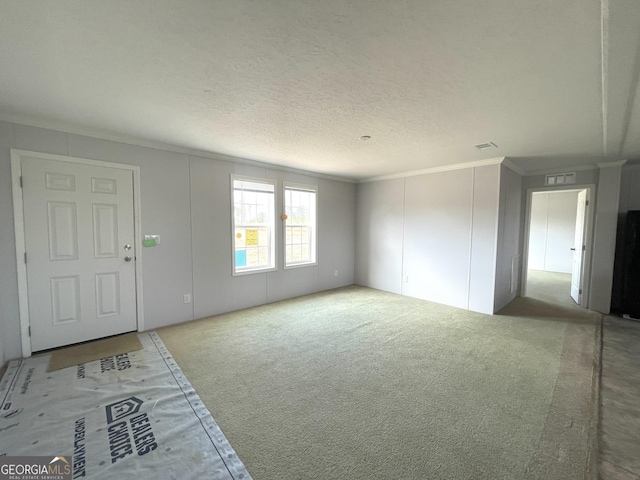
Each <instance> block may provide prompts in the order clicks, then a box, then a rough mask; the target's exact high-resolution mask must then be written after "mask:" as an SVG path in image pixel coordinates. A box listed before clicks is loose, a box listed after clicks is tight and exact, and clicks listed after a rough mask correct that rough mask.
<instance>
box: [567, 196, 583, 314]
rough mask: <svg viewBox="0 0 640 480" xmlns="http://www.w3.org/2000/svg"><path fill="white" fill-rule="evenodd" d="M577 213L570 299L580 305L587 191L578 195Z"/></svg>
mask: <svg viewBox="0 0 640 480" xmlns="http://www.w3.org/2000/svg"><path fill="white" fill-rule="evenodd" d="M577 208H578V211H577V215H576V231H575V238H574V242H573V265H572V269H571V298H573V300H574V301H575V302H576V303H577V304H578V305H580V304H581V303H582V264H583V260H584V253H585V248H584V236H585V226H586V209H587V190H582V191H581V192H580V193H578V206H577Z"/></svg>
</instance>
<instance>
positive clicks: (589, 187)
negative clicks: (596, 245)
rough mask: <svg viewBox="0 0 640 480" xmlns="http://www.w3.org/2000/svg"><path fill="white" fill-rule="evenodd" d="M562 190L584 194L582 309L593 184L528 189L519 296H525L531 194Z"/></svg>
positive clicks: (588, 266) (586, 284)
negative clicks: (585, 201)
mask: <svg viewBox="0 0 640 480" xmlns="http://www.w3.org/2000/svg"><path fill="white" fill-rule="evenodd" d="M564 190H580V191H584V192H586V193H585V195H586V200H587V204H586V209H585V212H584V216H583V221H582V225H583V228H584V229H583V239H582V244H583V245H584V253H583V254H582V257H581V258H582V264H581V273H580V279H581V280H580V281H581V288H582V295H581V296H580V297H579V298H580V302H579V305H580V306H581V307H583V308H587V306H588V303H589V293H590V292H589V288H590V285H589V279H590V278H591V249H592V243H593V240H592V239H593V224H594V215H595V208H593V207H591V204H592V202H593V201H594V198H595V191H596V186H595V185H593V184H585V185H575V186H573V187H572V188H570V187H569V188H568V187H567V186H562V187H557V186H556V187H535V188H529V189H528V190H527V202H526V210H525V224H524V227H525V231H524V245H523V253H524V255H523V256H522V271H521V272H520V276H521V278H520V285H521V292H520V296H522V297H526V296H527V272H528V268H529V265H528V263H529V262H528V260H529V235H530V233H531V210H532V209H531V206H532V204H533V194H534V193H536V192H552V191H564ZM572 283H573V282H572Z"/></svg>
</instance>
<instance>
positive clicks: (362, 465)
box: [158, 286, 599, 480]
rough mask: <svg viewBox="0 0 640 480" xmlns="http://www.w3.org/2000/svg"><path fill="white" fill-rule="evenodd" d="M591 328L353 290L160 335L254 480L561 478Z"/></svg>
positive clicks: (578, 319) (558, 311) (524, 313)
mask: <svg viewBox="0 0 640 480" xmlns="http://www.w3.org/2000/svg"><path fill="white" fill-rule="evenodd" d="M533 291H535V289H533ZM530 294H532V290H530ZM598 318H599V317H598V316H597V315H595V314H592V313H590V312H587V311H585V310H582V309H579V308H578V307H575V306H572V305H571V304H567V305H566V306H565V305H562V306H557V305H554V304H551V303H549V302H548V301H546V300H545V299H544V298H542V299H540V298H525V299H518V300H516V301H515V302H513V303H512V304H511V305H509V306H508V307H507V308H506V309H505V310H503V311H502V312H500V314H499V315H494V316H488V315H482V314H477V313H473V312H467V311H464V310H459V309H456V308H452V307H447V306H443V305H439V304H435V303H430V302H425V301H422V300H417V299H412V298H408V297H403V296H399V295H394V294H390V293H386V292H381V291H377V290H372V289H367V288H363V287H358V286H352V287H347V288H343V289H339V290H334V291H330V292H322V293H319V294H315V295H310V296H306V297H301V298H297V299H292V300H288V301H284V302H279V303H275V304H271V305H264V306H260V307H256V308H252V309H248V310H243V311H239V312H234V313H230V314H225V315H220V316H217V317H213V318H209V319H203V320H198V321H194V322H189V323H186V324H181V325H176V326H172V327H167V328H164V329H161V330H160V331H159V332H158V333H159V334H160V336H161V338H162V340H163V341H164V343H165V344H166V346H167V347H168V349H169V351H170V352H171V353H172V355H173V356H174V358H175V359H176V361H177V362H178V364H179V365H180V367H181V368H182V370H183V371H184V373H185V374H186V376H187V377H188V378H189V380H190V381H191V383H192V384H193V385H194V387H195V388H196V390H197V392H198V394H199V395H200V397H201V398H202V400H203V402H204V403H205V405H206V406H207V407H208V408H209V410H210V411H211V413H212V414H213V417H214V418H215V420H216V421H217V422H218V424H219V425H220V427H221V428H222V431H223V432H224V433H225V435H226V436H227V438H228V439H229V441H230V442H231V445H232V446H233V447H234V448H235V450H236V451H237V453H238V455H239V457H240V459H241V460H242V461H243V462H244V463H245V465H246V466H247V469H248V470H249V472H250V473H251V475H252V476H253V478H254V479H256V480H283V479H318V480H331V479H346V478H348V479H350V480H358V479H371V478H376V479H382V480H384V479H399V478H401V479H492V480H494V479H509V480H513V479H519V478H528V479H533V478H545V479H562V480H569V479H583V478H585V471H586V470H587V468H588V466H589V448H590V434H591V429H592V420H593V412H592V410H591V404H592V402H591V397H590V396H591V389H592V369H593V362H594V358H595V355H596V352H595V350H596V349H595V338H596V336H597V328H596V326H597V324H598V322H597V320H598Z"/></svg>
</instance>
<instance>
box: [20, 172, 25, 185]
mask: <svg viewBox="0 0 640 480" xmlns="http://www.w3.org/2000/svg"><path fill="white" fill-rule="evenodd" d="M20 188H24V182H23V181H22V175H20Z"/></svg>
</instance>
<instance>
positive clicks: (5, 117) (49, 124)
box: [0, 113, 357, 183]
mask: <svg viewBox="0 0 640 480" xmlns="http://www.w3.org/2000/svg"><path fill="white" fill-rule="evenodd" d="M0 121H3V122H8V123H15V124H18V125H24V126H27V127H35V128H43V129H47V130H54V131H56V132H62V133H67V134H71V135H82V136H85V137H91V138H97V139H100V140H108V141H112V142H118V143H124V144H127V145H134V146H136V147H145V148H153V149H156V150H164V151H168V152H173V153H180V154H183V155H189V156H194V157H203V158H210V159H212V160H219V161H222V162H228V163H236V164H241V165H249V166H252V167H259V168H266V169H268V170H272V171H279V172H285V173H294V174H297V175H305V176H308V177H315V178H323V179H325V180H333V181H337V182H344V183H357V180H355V179H353V178H349V177H340V176H337V175H329V174H325V173H320V172H311V171H308V170H301V169H298V168H293V167H286V166H284V165H277V164H275V163H267V162H262V161H258V160H249V159H247V158H241V157H234V156H231V155H225V154H222V153H216V152H211V151H207V150H198V149H194V148H189V147H181V146H178V145H173V144H170V143H163V142H159V141H156V140H147V139H143V138H139V137H134V136H130V135H124V134H121V133H117V132H113V131H110V130H106V129H105V130H103V129H99V128H92V127H81V126H78V125H75V124H71V123H65V122H61V121H57V120H50V119H44V118H35V117H30V116H24V115H14V114H6V113H0Z"/></svg>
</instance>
